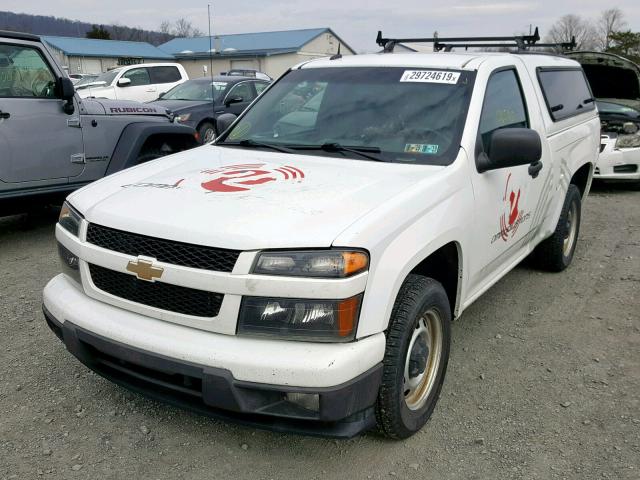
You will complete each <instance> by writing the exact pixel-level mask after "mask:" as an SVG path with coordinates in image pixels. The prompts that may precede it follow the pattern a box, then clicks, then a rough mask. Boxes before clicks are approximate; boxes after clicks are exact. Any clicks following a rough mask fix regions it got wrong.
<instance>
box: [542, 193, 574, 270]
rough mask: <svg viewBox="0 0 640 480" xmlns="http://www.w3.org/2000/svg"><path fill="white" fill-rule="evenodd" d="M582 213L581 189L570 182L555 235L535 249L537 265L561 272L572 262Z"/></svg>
mask: <svg viewBox="0 0 640 480" xmlns="http://www.w3.org/2000/svg"><path fill="white" fill-rule="evenodd" d="M581 215H582V201H581V195H580V190H579V189H578V187H576V186H575V185H573V184H570V185H569V189H568V190H567V195H566V196H565V199H564V204H563V205H562V211H561V212H560V219H559V220H558V224H557V225H556V229H555V231H554V232H553V235H551V236H550V237H549V238H547V239H546V240H544V241H543V242H542V243H540V245H538V246H537V247H536V249H535V251H534V254H533V257H534V263H535V264H536V266H538V267H540V268H542V269H544V270H549V271H551V272H561V271H562V270H564V269H565V268H567V267H568V266H569V265H570V264H571V261H572V260H573V254H574V253H575V251H576V246H577V244H578V234H579V233H580V218H581Z"/></svg>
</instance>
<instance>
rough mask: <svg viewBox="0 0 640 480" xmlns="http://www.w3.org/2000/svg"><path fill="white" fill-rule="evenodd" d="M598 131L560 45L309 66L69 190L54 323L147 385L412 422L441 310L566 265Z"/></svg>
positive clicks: (342, 430) (184, 395)
mask: <svg viewBox="0 0 640 480" xmlns="http://www.w3.org/2000/svg"><path fill="white" fill-rule="evenodd" d="M310 100H313V101H311V102H310ZM285 116H287V119H288V120H287V122H279V120H281V119H282V118H283V117H285ZM296 118H297V119H298V120H295V119H296ZM220 121H221V122H223V120H222V119H220ZM225 121H226V120H225ZM599 143H600V122H599V120H598V112H597V110H596V107H595V104H594V102H593V98H592V95H591V92H590V90H589V86H588V84H587V82H586V80H585V77H584V74H583V71H582V69H581V67H580V65H579V64H578V63H577V62H575V61H572V60H569V59H566V58H561V57H556V56H550V55H536V54H529V53H527V54H511V53H481V52H476V53H473V52H469V53H461V54H458V53H434V54H417V53H416V54H394V55H389V54H386V53H380V54H373V55H358V56H349V57H344V58H339V55H338V56H335V57H333V58H332V59H318V60H314V61H310V62H307V63H304V64H301V65H299V66H296V67H294V68H292V69H291V70H290V71H288V72H287V73H286V74H285V75H283V76H282V77H281V78H280V79H279V80H277V81H276V82H275V83H274V84H272V85H271V86H270V87H269V88H268V89H267V90H266V91H265V92H264V93H263V95H261V96H260V97H259V98H258V99H257V100H256V101H255V102H254V103H253V104H252V105H251V106H250V107H249V108H248V110H246V111H245V112H244V113H243V114H242V115H241V116H240V117H239V118H238V119H237V120H235V122H234V123H233V124H232V125H231V126H230V127H229V128H228V129H227V130H226V132H225V133H224V134H222V135H221V136H220V138H219V139H218V140H217V141H216V142H215V143H214V144H207V145H204V146H202V147H199V148H197V149H194V150H189V151H186V152H182V153H178V154H175V155H171V156H168V157H165V158H162V159H159V160H156V161H152V162H149V163H146V164H143V165H140V166H137V167H133V168H131V169H128V170H126V171H123V172H120V173H117V174H114V175H111V176H110V177H107V178H105V179H103V180H100V181H98V182H96V183H94V184H92V185H90V186H88V187H86V188H83V189H82V190H79V191H77V192H75V193H74V194H72V195H71V196H69V197H68V202H67V203H66V204H65V206H64V208H63V210H62V212H61V215H60V221H59V223H58V225H57V227H56V238H57V241H58V244H59V251H60V256H61V258H62V263H63V267H64V273H63V274H61V275H58V276H57V277H55V278H54V279H53V280H51V281H50V282H49V284H48V285H47V286H46V288H45V290H44V311H45V315H46V319H47V322H48V324H49V326H50V327H51V329H52V330H53V331H54V332H55V333H56V334H57V335H58V336H59V337H60V338H61V339H62V340H63V341H64V344H65V345H66V347H67V349H68V350H69V351H70V352H71V353H72V354H74V355H75V356H77V357H78V358H79V359H80V360H81V361H82V362H83V363H85V364H86V365H88V366H89V367H91V368H92V369H94V370H95V371H97V372H98V373H99V374H101V375H103V376H105V377H106V378H109V379H111V380H113V381H114V382H116V383H118V384H121V385H124V386H126V387H128V388H130V389H133V390H135V391H138V392H142V393H145V394H147V395H150V396H152V397H155V398H159V399H162V400H165V401H168V402H171V403H174V404H177V405H182V406H186V407H188V408H192V409H196V410H198V411H200V412H204V413H207V414H211V415H217V416H222V417H224V418H228V419H232V420H236V421H240V422H246V423H248V424H251V425H254V426H260V427H266V428H271V429H275V430H286V431H296V432H306V433H315V434H318V433H319V434H324V435H333V436H337V437H348V436H353V435H355V434H357V433H359V432H362V431H364V430H367V429H370V428H372V427H374V426H376V425H377V426H378V428H379V429H380V430H381V431H382V432H383V433H384V434H385V435H387V436H389V437H393V438H405V437H408V436H410V435H412V434H413V433H415V432H417V431H418V430H419V429H420V428H421V427H422V426H423V425H424V424H425V423H426V421H427V420H428V418H429V417H430V415H431V413H432V411H433V409H434V407H435V405H436V402H437V399H438V396H439V393H440V390H441V387H442V384H443V381H444V377H445V371H446V367H447V361H448V357H449V349H450V342H451V327H450V323H451V321H452V320H453V319H454V318H456V317H459V316H460V315H461V314H462V313H463V312H464V310H465V309H466V308H467V307H468V306H469V305H471V303H473V302H474V301H475V300H476V299H477V298H478V297H479V296H480V295H482V294H483V293H484V292H486V291H487V290H488V289H489V288H490V287H491V286H492V285H493V284H495V283H496V282H497V281H498V280H499V279H500V278H502V277H503V276H504V275H505V274H507V273H508V272H509V271H510V270H511V269H512V268H514V267H515V266H516V265H517V264H518V263H519V262H521V261H522V260H523V259H524V258H525V257H527V256H529V255H534V256H535V261H536V262H537V264H538V265H539V266H540V267H541V268H545V269H548V270H552V271H560V270H563V269H565V268H566V267H567V266H568V265H569V264H570V262H571V260H572V257H573V255H574V251H575V248H576V242H577V240H578V231H579V225H580V212H581V201H582V200H583V199H584V198H585V197H586V195H587V194H588V191H589V188H590V184H591V179H592V172H593V166H594V164H595V162H596V159H597V155H598V148H599Z"/></svg>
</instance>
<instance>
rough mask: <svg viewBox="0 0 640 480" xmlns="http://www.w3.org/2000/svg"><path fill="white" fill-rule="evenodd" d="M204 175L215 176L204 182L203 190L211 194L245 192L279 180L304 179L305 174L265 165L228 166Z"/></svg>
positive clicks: (283, 167)
mask: <svg viewBox="0 0 640 480" xmlns="http://www.w3.org/2000/svg"><path fill="white" fill-rule="evenodd" d="M202 173H204V174H207V175H214V178H212V179H211V180H208V181H206V182H202V183H201V185H202V188H204V189H205V190H208V191H210V192H225V193H229V192H245V191H247V190H251V189H252V188H253V187H256V186H258V185H263V184H265V183H271V182H277V181H278V180H297V181H300V180H302V179H303V178H304V172H303V171H302V170H300V169H299V168H297V167H292V166H290V165H285V166H282V167H276V168H268V167H266V166H265V164H263V163H260V164H245V165H226V166H224V167H220V168H217V169H214V170H204V171H203V172H202Z"/></svg>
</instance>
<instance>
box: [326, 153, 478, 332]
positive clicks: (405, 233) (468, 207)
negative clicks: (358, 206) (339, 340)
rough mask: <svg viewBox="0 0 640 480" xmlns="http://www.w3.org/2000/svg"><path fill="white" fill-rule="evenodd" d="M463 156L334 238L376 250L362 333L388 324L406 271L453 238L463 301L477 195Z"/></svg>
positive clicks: (372, 263)
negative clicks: (465, 255) (472, 213)
mask: <svg viewBox="0 0 640 480" xmlns="http://www.w3.org/2000/svg"><path fill="white" fill-rule="evenodd" d="M461 157H462V158H458V160H457V161H456V162H455V163H454V164H453V165H450V166H448V167H445V168H444V169H443V170H442V171H440V172H439V173H438V174H436V175H433V176H432V177H431V178H425V179H424V180H420V179H417V181H416V186H415V188H412V189H410V191H405V192H403V193H401V194H400V195H398V196H397V197H395V198H393V199H391V200H390V201H388V202H387V203H386V204H385V205H383V206H381V207H379V208H377V209H376V210H374V211H373V212H370V213H369V214H368V215H366V216H365V217H363V218H361V219H360V220H358V221H357V222H355V223H354V224H353V225H351V226H350V227H349V228H348V229H347V230H346V231H345V232H343V233H342V234H341V235H340V236H339V237H338V238H337V239H336V241H335V242H334V245H335V246H348V247H360V248H366V249H367V250H368V251H369V252H370V255H371V265H370V270H369V277H368V280H367V287H366V290H365V295H364V298H363V304H362V310H361V314H360V322H359V325H358V333H357V337H358V338H362V337H366V336H369V335H372V334H375V333H378V332H381V331H384V330H386V328H387V325H388V323H389V319H390V317H391V311H392V309H393V305H394V302H395V299H396V296H397V295H398V292H399V290H400V287H401V285H402V283H403V282H404V280H405V279H406V277H407V275H408V274H409V273H410V272H411V271H412V270H413V269H414V268H415V267H416V266H417V265H418V264H420V263H421V262H422V261H423V260H424V259H426V258H427V257H429V255H431V254H432V253H433V252H435V251H436V250H438V249H439V248H441V247H443V246H444V245H447V244H449V243H454V244H455V245H456V246H457V249H458V272H456V273H457V275H458V295H457V303H458V304H461V303H460V298H463V296H464V292H465V287H466V281H467V278H466V274H465V271H466V269H464V268H463V266H464V259H463V255H462V252H466V251H467V250H468V245H469V244H470V236H471V232H472V231H473V228H472V227H473V226H472V222H473V217H472V215H470V212H473V201H474V199H473V189H472V186H471V182H470V178H469V176H468V174H467V167H466V155H464V153H461ZM456 310H458V308H456Z"/></svg>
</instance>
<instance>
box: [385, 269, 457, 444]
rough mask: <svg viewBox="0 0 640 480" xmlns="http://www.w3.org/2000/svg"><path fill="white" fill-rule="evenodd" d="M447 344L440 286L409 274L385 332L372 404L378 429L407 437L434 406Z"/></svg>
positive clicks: (444, 296) (447, 323)
mask: <svg viewBox="0 0 640 480" xmlns="http://www.w3.org/2000/svg"><path fill="white" fill-rule="evenodd" d="M450 344H451V307H450V306H449V299H448V297H447V293H446V292H445V290H444V288H443V287H442V285H441V284H440V283H439V282H437V281H435V280H433V279H431V278H427V277H423V276H421V275H413V274H411V275H409V276H408V277H407V279H406V280H405V282H404V284H403V285H402V287H401V288H400V292H399V293H398V297H397V299H396V302H395V305H394V307H393V311H392V313H391V321H390V324H389V328H388V330H387V345H386V351H385V356H384V359H383V373H382V383H381V386H380V390H379V392H378V399H377V402H376V421H377V425H378V429H379V430H380V431H381V432H382V433H383V434H384V435H385V436H387V437H390V438H395V439H402V438H407V437H410V436H411V435H413V434H414V433H416V432H417V431H418V430H420V429H421V428H422V427H423V426H424V424H425V423H427V420H429V417H431V414H432V413H433V410H434V408H435V406H436V403H437V401H438V397H439V395H440V390H441V389H442V384H443V382H444V376H445V372H446V370H447V363H448V361H449V349H450Z"/></svg>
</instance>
